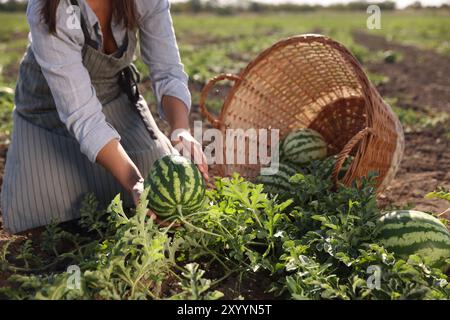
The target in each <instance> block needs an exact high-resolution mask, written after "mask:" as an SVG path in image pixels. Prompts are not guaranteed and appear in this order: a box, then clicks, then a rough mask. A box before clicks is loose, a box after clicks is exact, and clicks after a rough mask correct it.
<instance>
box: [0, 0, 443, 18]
mask: <svg viewBox="0 0 450 320" xmlns="http://www.w3.org/2000/svg"><path fill="white" fill-rule="evenodd" d="M371 3H372V2H371V1H355V2H350V3H347V4H333V5H330V6H328V7H326V8H327V9H332V10H341V11H345V10H347V11H348V10H350V11H351V10H355V11H365V10H366V9H367V7H368V6H369V5H370V4H371ZM376 4H377V5H378V6H379V7H380V8H381V10H395V9H396V4H395V1H384V2H380V3H376ZM26 6H27V1H26V0H6V1H3V2H0V11H25V10H26ZM171 6H172V10H171V11H172V12H191V13H200V12H212V13H217V14H222V15H228V14H236V13H239V12H256V13H262V12H308V11H316V10H321V9H324V8H325V7H323V6H321V5H308V4H294V3H284V4H266V3H260V2H257V1H254V0H239V1H236V2H235V3H233V4H230V5H222V4H221V3H220V0H188V1H186V2H177V3H172V4H171ZM449 7H450V6H449V5H448V4H443V5H441V7H440V8H443V9H449ZM408 8H409V9H416V10H418V9H424V8H426V7H425V6H423V5H422V3H421V2H420V1H416V2H414V3H413V4H411V5H410V6H409V7H408Z"/></svg>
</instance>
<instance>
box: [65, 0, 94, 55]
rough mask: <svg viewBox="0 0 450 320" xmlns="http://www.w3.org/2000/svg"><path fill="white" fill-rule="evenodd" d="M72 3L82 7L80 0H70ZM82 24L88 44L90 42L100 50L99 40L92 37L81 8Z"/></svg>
mask: <svg viewBox="0 0 450 320" xmlns="http://www.w3.org/2000/svg"><path fill="white" fill-rule="evenodd" d="M70 3H71V4H72V5H73V6H76V7H78V8H80V5H79V3H78V0H70ZM80 24H81V30H83V34H84V39H85V42H86V44H88V45H90V46H91V47H93V48H94V49H97V50H98V49H99V44H98V42H97V41H95V40H93V39H92V38H91V34H90V33H89V30H88V28H87V24H86V19H84V16H83V14H82V13H81V10H80Z"/></svg>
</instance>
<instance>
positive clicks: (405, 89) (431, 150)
mask: <svg viewBox="0 0 450 320" xmlns="http://www.w3.org/2000/svg"><path fill="white" fill-rule="evenodd" d="M355 39H356V41H357V42H358V43H360V44H362V45H364V46H365V47H367V48H369V49H371V50H383V51H384V50H395V51H397V52H400V53H401V54H402V56H403V59H402V60H401V61H400V62H398V63H395V64H390V63H375V64H369V65H368V66H367V68H368V69H369V70H370V71H373V72H377V73H381V74H383V75H385V76H387V77H389V79H390V80H389V83H388V84H382V85H380V86H379V87H378V89H379V90H380V92H381V94H382V95H383V96H384V97H397V98H398V103H397V104H398V107H400V108H402V109H412V110H415V111H416V112H419V113H421V114H422V113H423V114H436V113H440V112H443V113H447V114H448V113H450V90H449V88H450V78H449V77H448V75H449V74H450V58H449V57H448V56H447V57H445V56H442V55H438V54H436V53H434V52H432V51H426V50H420V49H417V48H415V47H412V46H403V45H398V44H393V43H388V42H387V41H386V40H385V39H383V38H381V37H374V36H369V35H367V34H356V35H355ZM430 80H431V81H430ZM405 129H406V130H405V131H406V133H405V139H406V149H405V154H404V158H403V161H402V164H401V167H400V170H399V172H398V174H397V176H396V178H395V180H394V181H393V182H392V183H391V185H390V187H389V188H388V190H387V191H386V192H385V193H384V194H383V195H382V196H381V199H382V200H383V201H382V203H383V204H388V203H393V204H397V205H405V204H408V203H409V204H411V205H413V206H414V207H415V208H416V209H418V210H422V211H431V212H437V213H440V212H444V211H445V210H446V209H448V203H446V201H438V200H427V199H424V196H425V195H426V194H427V193H428V192H431V191H433V190H435V189H436V188H437V187H439V186H444V187H447V188H449V187H450V140H449V139H448V137H446V134H448V132H449V130H450V123H449V122H448V121H447V122H443V123H439V124H437V125H436V126H434V127H431V128H426V129H422V130H418V131H414V132H408V130H407V129H408V128H405ZM449 216H450V215H449Z"/></svg>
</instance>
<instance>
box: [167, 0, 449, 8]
mask: <svg viewBox="0 0 450 320" xmlns="http://www.w3.org/2000/svg"><path fill="white" fill-rule="evenodd" d="M180 1H185V0H172V2H180ZM235 1H236V0H221V2H223V3H226V2H235ZM258 2H262V3H272V4H276V3H286V2H292V3H302V4H321V5H328V4H333V3H343V2H351V1H343V0H258ZM395 2H396V3H397V6H398V7H399V8H404V7H406V6H407V5H409V4H411V3H413V2H415V0H397V1H395ZM421 2H422V4H423V5H430V6H434V5H441V4H443V3H448V4H450V1H448V0H422V1H421Z"/></svg>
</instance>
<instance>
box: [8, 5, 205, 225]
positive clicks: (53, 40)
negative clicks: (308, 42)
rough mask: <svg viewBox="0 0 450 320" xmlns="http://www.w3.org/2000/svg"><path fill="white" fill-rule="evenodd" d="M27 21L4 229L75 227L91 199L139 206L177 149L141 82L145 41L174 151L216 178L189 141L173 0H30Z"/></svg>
mask: <svg viewBox="0 0 450 320" xmlns="http://www.w3.org/2000/svg"><path fill="white" fill-rule="evenodd" d="M27 18H28V23H29V25H30V46H29V48H28V50H27V53H26V55H25V57H24V59H23V61H22V63H21V66H20V72H19V80H18V84H17V88H16V100H15V105H16V108H15V111H14V116H13V119H14V130H13V134H12V143H11V146H10V149H9V151H8V156H7V163H6V169H5V170H6V172H5V177H4V182H3V188H2V195H1V197H2V199H1V208H2V213H3V224H4V227H5V229H6V230H8V231H10V232H11V233H17V232H21V231H24V230H28V229H31V228H35V227H39V226H44V225H47V224H49V223H50V222H52V221H55V220H56V221H59V222H64V221H68V220H73V219H76V218H78V217H79V207H80V203H81V201H82V199H83V197H84V195H85V194H86V193H88V192H94V193H95V194H96V195H97V197H98V199H99V201H100V203H101V204H102V205H104V206H106V205H107V204H108V203H109V202H110V201H111V200H112V198H113V197H114V196H115V195H116V194H117V193H119V192H122V193H123V200H124V205H125V206H127V207H130V206H133V205H136V204H137V202H138V200H139V196H140V194H141V193H142V191H143V178H145V177H146V175H147V174H148V173H149V171H150V168H151V166H152V164H153V163H154V161H155V160H156V159H158V158H160V157H162V156H164V155H167V154H171V153H173V152H174V151H175V150H174V148H173V146H172V145H171V143H170V141H169V139H168V138H167V137H165V136H164V135H163V134H162V133H161V131H160V130H159V129H158V127H157V125H156V124H155V121H154V119H153V118H152V116H151V114H150V112H149V109H148V106H147V104H146V102H145V101H144V99H143V98H142V96H140V95H139V93H138V91H137V89H136V87H137V86H135V81H134V82H133V80H136V79H135V78H136V72H134V71H133V70H134V68H132V67H131V63H132V60H133V56H134V54H135V49H136V46H137V44H138V41H139V44H140V51H141V55H142V59H143V61H144V63H145V64H146V65H147V66H148V67H149V68H150V74H151V79H152V83H153V89H154V93H155V95H156V98H157V103H158V112H159V114H160V116H161V117H162V118H164V119H165V120H166V121H167V122H168V123H169V125H170V127H171V130H172V132H174V134H172V136H171V137H172V142H173V144H174V145H176V146H177V149H178V147H180V146H182V147H183V150H190V151H192V150H193V152H190V153H191V154H192V155H196V159H197V158H200V156H202V158H201V159H202V160H203V161H201V163H200V164H199V165H198V166H199V169H200V171H201V172H202V174H203V176H204V177H205V179H208V174H207V166H206V161H205V160H204V159H205V158H204V156H203V153H202V151H201V146H200V144H199V143H198V142H197V141H195V140H194V138H193V137H192V136H191V135H190V133H189V121H188V114H189V109H190V105H191V101H190V93H189V90H188V87H187V81H188V77H187V75H186V73H185V72H184V70H183V65H182V64H181V61H180V56H179V52H178V47H177V44H176V39H175V35H174V31H173V26H172V19H171V16H170V11H169V2H168V0H134V1H132V0H30V1H29V4H28V9H27ZM137 33H138V34H139V38H138V37H137ZM138 39H139V40H138ZM199 155H200V156H199ZM153 218H155V219H157V217H155V216H154V215H153Z"/></svg>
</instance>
